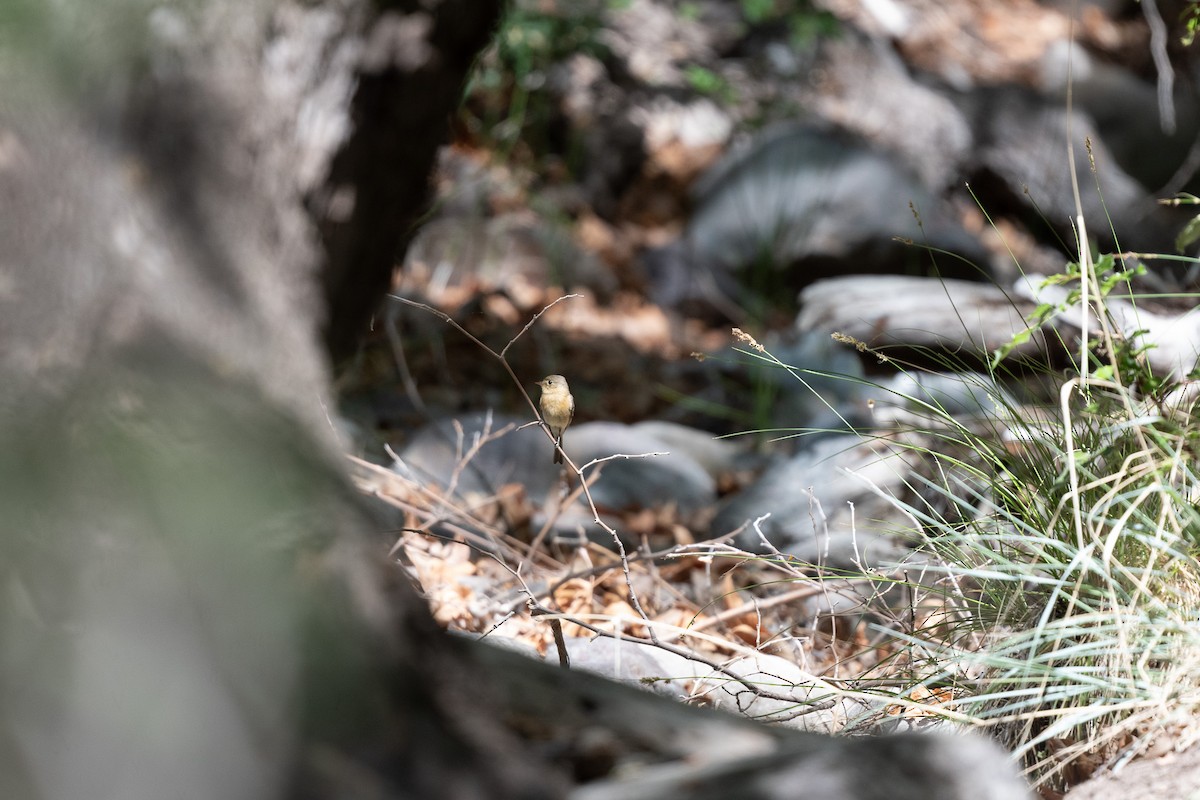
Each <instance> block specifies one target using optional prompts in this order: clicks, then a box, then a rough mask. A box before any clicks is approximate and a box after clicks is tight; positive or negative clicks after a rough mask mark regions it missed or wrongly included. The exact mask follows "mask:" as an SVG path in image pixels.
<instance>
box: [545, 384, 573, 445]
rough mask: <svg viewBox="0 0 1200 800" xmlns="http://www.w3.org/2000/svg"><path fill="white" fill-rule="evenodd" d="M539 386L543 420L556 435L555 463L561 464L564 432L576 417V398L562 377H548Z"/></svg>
mask: <svg viewBox="0 0 1200 800" xmlns="http://www.w3.org/2000/svg"><path fill="white" fill-rule="evenodd" d="M537 385H538V386H540V387H542V400H541V404H540V405H541V409H542V419H544V420H545V421H546V424H547V425H549V426H550V433H552V434H554V439H555V441H554V443H555V444H556V445H557V447H556V448H555V449H554V463H555V464H561V463H562V460H563V459H562V450H561V448H562V441H563V431H565V430H566V429H567V426H568V425H570V424H571V420H572V419H573V418H574V417H575V398H574V397H572V396H571V388H570V387H569V386H567V379H566V378H564V377H563V376H562V375H547V376H546V377H544V378H542V379H541V380H540V381H538V382H537Z"/></svg>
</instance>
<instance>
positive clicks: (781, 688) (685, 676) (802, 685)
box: [549, 636, 869, 733]
mask: <svg viewBox="0 0 1200 800" xmlns="http://www.w3.org/2000/svg"><path fill="white" fill-rule="evenodd" d="M566 642H567V651H568V652H569V653H570V654H571V665H572V667H574V668H577V669H584V670H587V671H589V672H592V673H595V674H597V675H602V676H604V677H606V678H610V679H612V680H618V681H624V682H626V683H632V684H635V685H638V686H641V687H642V688H648V689H651V690H652V691H654V692H657V693H658V694H662V695H666V696H668V697H674V698H676V699H678V700H683V699H688V698H694V697H703V698H704V699H705V702H706V703H708V704H709V705H711V706H713V707H715V708H720V709H724V710H726V711H729V712H731V713H734V714H741V715H744V716H746V717H749V718H751V719H758V720H762V721H764V722H774V723H777V724H779V725H783V726H785V727H789V728H794V729H796V730H805V731H816V732H819V733H838V732H841V731H842V730H844V729H845V728H846V726H847V724H848V723H849V721H850V720H852V719H854V718H855V717H858V716H860V715H862V714H865V713H866V712H867V711H868V708H869V707H868V706H867V704H866V703H864V702H862V701H860V700H856V699H852V698H848V697H840V698H836V699H834V698H833V695H834V694H836V690H834V689H833V688H832V687H830V686H829V685H827V684H825V683H824V682H823V681H821V680H820V679H819V678H816V677H815V676H813V675H811V674H809V673H807V672H805V671H804V670H802V669H800V667H798V666H797V665H796V664H795V663H793V662H791V661H788V660H787V659H785V658H781V657H779V656H773V655H769V654H767V653H752V654H746V655H742V656H740V657H737V658H734V659H722V665H723V666H725V667H727V668H728V670H729V672H731V673H733V674H734V675H736V676H738V677H739V678H742V679H744V680H745V681H746V684H742V683H741V682H739V681H738V680H736V679H734V678H732V677H730V676H729V675H727V674H724V673H721V672H717V671H715V670H713V668H712V667H710V666H708V665H707V664H703V663H701V662H699V661H694V660H692V659H688V658H684V657H683V656H681V655H676V654H675V653H670V652H667V651H666V650H664V649H662V648H661V647H655V646H654V645H648V644H642V643H640V642H631V641H628V640H617V639H612V638H609V637H607V636H597V637H595V638H575V637H573V638H569V639H567V640H566ZM553 657H554V656H553V655H551V656H549V658H551V659H553ZM750 687H755V688H761V689H762V691H763V692H764V693H768V694H771V695H774V696H772V697H764V696H756V695H755V693H754V692H753V691H751V688H750ZM827 700H832V701H833V703H832V705H831V706H830V707H828V708H822V709H821V710H819V711H812V712H810V713H805V714H798V713H797V711H799V710H801V708H802V706H803V705H804V704H806V703H820V702H822V701H827Z"/></svg>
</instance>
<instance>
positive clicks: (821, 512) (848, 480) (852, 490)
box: [711, 435, 911, 569]
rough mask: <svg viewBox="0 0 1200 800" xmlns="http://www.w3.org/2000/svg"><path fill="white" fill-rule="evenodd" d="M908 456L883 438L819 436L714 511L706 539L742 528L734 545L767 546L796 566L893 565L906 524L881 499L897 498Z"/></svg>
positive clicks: (901, 546) (759, 549) (758, 549)
mask: <svg viewBox="0 0 1200 800" xmlns="http://www.w3.org/2000/svg"><path fill="white" fill-rule="evenodd" d="M910 457H911V456H910V455H909V454H907V453H906V451H905V450H904V449H903V448H902V447H900V446H898V445H895V444H891V443H889V442H887V441H885V440H881V439H879V440H868V439H862V438H859V437H856V436H850V435H844V436H843V435H837V436H829V437H826V438H823V439H821V440H819V441H817V442H816V443H814V444H813V445H812V446H811V447H810V448H809V449H807V450H805V451H803V452H801V453H799V454H797V455H796V456H794V457H792V458H790V459H788V460H786V461H782V462H779V463H776V464H774V465H772V466H770V467H768V468H767V470H766V471H765V472H764V473H763V475H762V476H761V477H760V478H759V479H758V481H757V482H756V483H754V484H753V485H751V486H750V487H749V488H747V489H746V490H745V491H743V492H741V493H739V494H737V495H735V496H733V497H732V498H730V499H729V500H728V501H727V502H725V504H724V505H723V506H722V507H721V509H720V510H719V511H718V512H717V516H716V517H715V519H714V520H713V523H712V527H711V533H712V535H713V536H721V535H724V534H727V533H729V532H730V531H732V530H734V529H736V528H738V527H739V526H742V525H746V526H747V527H746V529H745V530H743V532H742V533H741V534H739V535H738V537H737V538H736V540H735V541H736V543H737V545H738V546H740V547H742V548H744V549H747V550H750V551H755V552H762V551H764V550H765V549H767V548H766V545H764V544H763V542H762V539H761V538H760V537H759V534H758V532H757V531H756V530H755V529H754V527H753V526H752V525H750V523H751V522H752V521H753V520H755V519H757V518H759V517H762V516H763V515H769V516H768V517H767V518H766V519H765V520H763V521H762V522H761V523H760V524H759V529H761V531H762V535H763V536H764V537H765V538H766V540H767V542H769V543H770V545H771V546H773V547H775V548H777V549H778V550H780V551H782V552H785V553H790V554H792V555H794V556H796V557H797V558H800V559H801V560H803V561H807V562H811V563H819V564H825V565H829V566H834V567H843V568H850V569H865V568H869V567H875V566H879V565H882V564H887V563H895V562H896V561H898V560H900V559H901V558H902V557H903V556H904V555H905V554H906V553H907V552H908V546H907V545H906V544H905V542H904V541H903V538H902V537H901V536H900V531H901V530H902V529H903V528H905V527H909V528H911V522H909V521H908V520H907V518H906V517H905V516H904V515H903V514H902V513H900V512H899V511H898V510H897V509H896V507H895V506H894V504H893V503H892V502H890V501H889V500H887V499H885V497H882V496H881V494H883V495H890V494H893V493H897V494H898V493H900V492H901V491H903V489H904V478H905V475H907V474H908V472H909V471H910V467H909V466H908V464H907V463H906V460H907V459H908V458H910Z"/></svg>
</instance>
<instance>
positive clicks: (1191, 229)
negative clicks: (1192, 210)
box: [1175, 217, 1200, 253]
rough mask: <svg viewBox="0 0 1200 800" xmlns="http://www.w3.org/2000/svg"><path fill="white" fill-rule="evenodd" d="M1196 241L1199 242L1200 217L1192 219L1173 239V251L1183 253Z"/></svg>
mask: <svg viewBox="0 0 1200 800" xmlns="http://www.w3.org/2000/svg"><path fill="white" fill-rule="evenodd" d="M1197 240H1200V217H1192V218H1191V220H1189V221H1188V224H1186V225H1184V226H1183V230H1181V231H1180V232H1179V235H1178V236H1176V237H1175V249H1176V250H1178V251H1179V252H1180V253H1183V252H1185V251H1186V250H1187V249H1188V247H1190V246H1191V245H1193V244H1195V243H1196V241H1197Z"/></svg>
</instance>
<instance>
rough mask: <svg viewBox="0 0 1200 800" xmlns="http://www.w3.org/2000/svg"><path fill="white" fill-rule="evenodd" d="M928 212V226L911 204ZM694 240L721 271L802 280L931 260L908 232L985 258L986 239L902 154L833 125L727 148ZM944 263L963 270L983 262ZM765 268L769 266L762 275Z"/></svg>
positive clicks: (700, 186) (779, 132) (782, 128)
mask: <svg viewBox="0 0 1200 800" xmlns="http://www.w3.org/2000/svg"><path fill="white" fill-rule="evenodd" d="M910 206H915V207H916V208H917V209H919V210H920V213H921V227H918V224H917V221H916V220H915V219H914V217H913V212H912V207H910ZM696 208H697V210H696V213H695V214H694V216H693V217H692V219H691V220H690V221H689V223H688V227H687V232H686V241H687V244H688V247H689V249H690V252H691V254H692V257H693V258H694V259H695V260H697V261H699V262H701V263H703V264H705V265H707V266H708V268H709V269H710V270H711V271H713V272H715V273H716V274H717V275H718V276H720V275H722V274H725V273H729V272H734V271H738V270H748V271H750V272H751V275H754V274H755V273H754V272H753V270H760V271H765V273H767V274H771V273H774V274H777V275H778V274H783V275H786V282H787V285H789V286H790V287H792V288H795V289H799V288H800V287H801V286H803V285H804V284H807V283H810V282H812V281H814V280H816V279H818V278H821V277H828V276H830V275H838V274H852V273H864V272H868V273H869V272H898V271H904V270H905V269H908V268H912V269H918V270H925V269H928V265H929V260H928V255H927V254H926V253H925V251H924V250H921V249H918V248H914V247H911V246H908V245H905V244H902V243H900V242H897V241H896V237H907V238H910V239H913V240H916V241H919V242H922V243H927V244H928V245H930V246H932V247H935V248H939V249H943V250H947V251H950V252H954V253H958V254H961V255H963V256H964V257H965V258H966V260H967V261H968V262H971V263H972V264H973V265H986V264H987V261H988V256H987V253H986V251H985V250H984V249H983V247H982V245H980V244H979V242H978V241H977V240H975V238H974V237H972V236H970V235H969V234H968V233H967V232H966V231H965V230H963V228H962V227H961V225H960V224H959V223H958V222H957V221H956V220H955V218H954V216H953V215H952V214H951V213H950V211H949V209H948V208H947V207H946V206H944V205H943V203H942V201H941V200H940V199H938V198H937V197H936V196H935V195H934V194H933V193H932V192H930V190H929V189H927V188H926V187H925V186H924V185H923V183H922V181H921V179H920V178H919V177H918V176H917V175H916V174H915V173H914V172H912V171H911V170H910V169H909V168H908V167H906V166H904V165H903V164H902V163H901V162H900V161H899V160H898V159H895V158H893V157H892V156H890V155H889V154H886V153H884V152H883V151H880V150H877V149H874V148H872V147H871V146H869V145H868V144H867V143H866V142H864V141H863V140H861V139H860V138H859V137H857V136H855V135H854V134H852V133H850V132H849V131H846V130H844V129H839V128H837V127H834V126H830V125H816V124H789V125H779V126H776V127H774V128H772V129H769V130H768V131H766V132H765V133H763V134H762V135H760V136H758V137H757V138H756V139H754V140H753V141H752V142H751V144H750V145H749V146H748V147H745V148H743V149H742V150H740V151H735V152H733V153H731V154H730V155H728V156H726V157H725V158H724V159H723V160H722V161H721V162H720V163H718V164H717V165H716V166H715V167H714V168H713V169H712V170H710V171H709V172H708V173H706V174H705V176H704V177H703V178H701V180H700V181H699V182H698V183H697V187H696ZM939 265H940V266H941V267H942V268H943V269H945V270H948V271H949V272H947V274H950V272H960V273H962V276H963V277H976V276H978V274H979V267H978V266H970V267H966V266H964V265H963V264H962V263H961V262H959V261H957V260H953V259H949V258H945V259H939ZM761 277H763V276H761V275H760V278H761Z"/></svg>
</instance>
